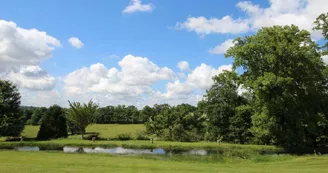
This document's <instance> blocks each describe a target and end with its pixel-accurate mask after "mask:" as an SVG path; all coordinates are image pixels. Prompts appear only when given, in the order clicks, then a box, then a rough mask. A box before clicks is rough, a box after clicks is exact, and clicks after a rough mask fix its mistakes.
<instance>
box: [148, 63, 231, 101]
mask: <svg viewBox="0 0 328 173" xmlns="http://www.w3.org/2000/svg"><path fill="white" fill-rule="evenodd" d="M224 70H228V71H230V70H232V65H222V66H220V67H218V68H217V69H216V68H214V67H212V66H209V65H206V64H204V63H203V64H201V65H200V66H198V67H196V68H195V69H193V70H192V71H191V72H190V73H189V74H188V76H187V78H186V80H185V81H184V82H182V81H180V80H175V81H174V82H169V83H167V85H166V91H165V92H159V91H157V92H153V99H154V100H155V101H157V102H160V100H165V101H166V102H167V103H170V104H173V105H175V104H180V103H190V104H196V103H197V102H198V101H199V100H200V99H201V98H202V96H203V94H204V92H205V90H206V89H209V88H210V87H211V86H212V84H213V80H212V78H213V76H215V75H218V74H220V73H222V72H223V71H224ZM150 101H151V100H150Z"/></svg>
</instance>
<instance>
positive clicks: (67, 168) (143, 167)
mask: <svg viewBox="0 0 328 173" xmlns="http://www.w3.org/2000/svg"><path fill="white" fill-rule="evenodd" d="M0 163H1V164H0V170H1V171H0V172H1V173H9V172H10V173H15V172H40V173H41V172H42V173H43V172H54V173H57V172H69V173H71V172H120V173H127V172H133V173H138V172H158V173H175V172H176V173H184V172H186V173H193V172H196V173H201V172H204V173H205V172H206V173H209V172H215V173H234V172H239V173H240V172H242V173H308V172H315V173H327V172H328V164H327V163H328V157H327V156H321V157H318V158H317V159H315V158H314V157H313V156H293V158H291V159H288V160H285V161H273V162H254V161H251V160H242V159H239V160H231V161H224V162H220V161H217V162H209V163H205V162H197V161H192V162H190V161H173V160H160V159H152V158H142V157H139V156H119V155H118V156H110V155H103V154H77V153H72V154H67V153H59V152H18V151H5V150H2V151H0Z"/></svg>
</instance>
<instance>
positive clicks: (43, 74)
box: [0, 20, 61, 106]
mask: <svg viewBox="0 0 328 173" xmlns="http://www.w3.org/2000/svg"><path fill="white" fill-rule="evenodd" d="M57 47H61V43H60V41H59V40H57V39H56V38H55V37H53V36H50V35H48V34H47V33H46V32H44V31H39V30H37V29H25V28H21V27H18V26H17V24H16V23H14V22H12V21H5V20H0V78H1V79H6V80H11V81H12V82H13V83H14V84H16V85H17V86H18V88H19V90H20V93H21V96H22V104H23V105H33V106H49V105H51V104H54V103H57V102H56V99H57V98H58V97H59V94H58V92H57V91H56V90H55V89H54V88H55V85H56V79H55V78H54V77H53V76H51V75H50V74H48V72H47V71H45V70H44V69H42V68H41V67H40V66H39V65H40V62H41V61H43V60H45V59H47V58H49V57H51V56H52V52H53V51H54V50H55V49H56V48H57Z"/></svg>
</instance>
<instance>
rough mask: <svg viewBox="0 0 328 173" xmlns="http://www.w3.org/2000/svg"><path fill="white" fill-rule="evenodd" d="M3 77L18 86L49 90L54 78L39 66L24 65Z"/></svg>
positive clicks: (52, 85) (53, 83)
mask: <svg viewBox="0 0 328 173" xmlns="http://www.w3.org/2000/svg"><path fill="white" fill-rule="evenodd" d="M4 78H5V79H8V80H10V81H12V82H13V83H15V84H16V85H17V86H18V87H19V88H25V89H30V90H51V89H52V88H54V87H55V83H56V81H55V78H54V77H52V76H50V75H49V74H48V73H47V72H46V71H45V70H43V69H41V68H40V67H39V66H25V67H22V68H21V69H20V70H19V71H17V72H14V71H12V72H10V73H9V74H7V75H6V76H4Z"/></svg>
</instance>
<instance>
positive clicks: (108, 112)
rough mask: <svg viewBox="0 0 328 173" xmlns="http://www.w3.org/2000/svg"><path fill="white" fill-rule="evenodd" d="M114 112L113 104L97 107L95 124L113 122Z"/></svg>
mask: <svg viewBox="0 0 328 173" xmlns="http://www.w3.org/2000/svg"><path fill="white" fill-rule="evenodd" d="M114 114H115V107H114V106H106V107H103V108H99V110H98V114H97V117H96V123H97V124H111V123H114Z"/></svg>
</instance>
